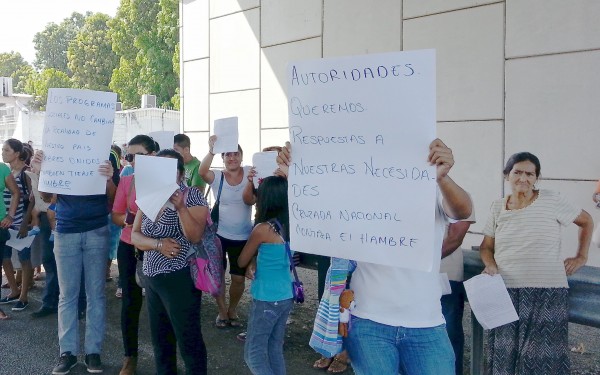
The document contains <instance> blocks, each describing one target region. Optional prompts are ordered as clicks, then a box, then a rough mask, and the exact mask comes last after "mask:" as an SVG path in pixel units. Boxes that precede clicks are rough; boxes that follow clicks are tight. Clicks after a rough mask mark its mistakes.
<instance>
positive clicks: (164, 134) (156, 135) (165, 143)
mask: <svg viewBox="0 0 600 375" xmlns="http://www.w3.org/2000/svg"><path fill="white" fill-rule="evenodd" d="M148 136H150V137H152V139H154V140H155V141H156V142H158V146H159V147H160V149H161V150H164V149H166V148H173V145H174V143H173V141H174V138H175V132H174V131H167V130H165V131H159V132H150V133H148Z"/></svg>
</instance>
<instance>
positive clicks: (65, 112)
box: [38, 89, 117, 195]
mask: <svg viewBox="0 0 600 375" xmlns="http://www.w3.org/2000/svg"><path fill="white" fill-rule="evenodd" d="M116 102H117V94H115V93H112V92H100V91H90V90H77V89H50V90H49V91H48V102H47V105H46V118H45V121H44V134H43V136H42V150H43V151H44V160H43V162H42V167H41V172H40V182H39V185H38V189H39V190H40V191H43V192H47V193H57V194H68V195H95V194H105V193H106V177H105V176H102V175H100V174H99V173H98V168H99V167H100V164H103V163H104V162H105V161H107V160H108V157H109V154H110V145H111V143H112V135H113V129H114V126H115V108H116Z"/></svg>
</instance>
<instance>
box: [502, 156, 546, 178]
mask: <svg viewBox="0 0 600 375" xmlns="http://www.w3.org/2000/svg"><path fill="white" fill-rule="evenodd" d="M523 161H530V162H532V163H533V165H535V177H540V173H541V172H542V165H541V164H540V159H538V157H537V156H535V155H534V154H532V153H530V152H517V153H516V154H512V156H511V157H510V158H508V161H507V162H506V165H505V166H504V171H503V173H504V175H505V176H508V175H509V174H510V171H512V169H513V167H514V166H515V164H517V163H520V162H523Z"/></svg>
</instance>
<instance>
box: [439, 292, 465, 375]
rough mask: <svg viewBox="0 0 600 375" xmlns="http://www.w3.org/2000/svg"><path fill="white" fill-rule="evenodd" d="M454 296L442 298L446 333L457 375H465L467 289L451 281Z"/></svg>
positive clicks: (449, 295)
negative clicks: (464, 317)
mask: <svg viewBox="0 0 600 375" xmlns="http://www.w3.org/2000/svg"><path fill="white" fill-rule="evenodd" d="M450 287H451V288H452V294H446V295H443V296H442V314H444V318H445V319H446V331H447V332H448V338H450V342H451V343H452V349H453V350H454V356H455V357H456V366H455V367H456V371H455V372H456V375H462V373H463V355H464V347H465V335H464V333H463V313H464V311H465V288H464V286H463V283H462V282H460V281H450Z"/></svg>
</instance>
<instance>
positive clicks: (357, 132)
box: [288, 50, 439, 271]
mask: <svg viewBox="0 0 600 375" xmlns="http://www.w3.org/2000/svg"><path fill="white" fill-rule="evenodd" d="M288 104H289V123H290V142H291V144H292V164H291V165H290V170H289V192H288V194H289V202H290V235H291V242H292V248H293V249H295V250H298V251H302V252H308V253H314V254H321V255H327V256H335V257H340V258H348V259H355V260H359V261H365V262H371V263H378V264H385V265H395V266H399V267H407V268H412V269H419V270H425V271H428V270H430V269H431V267H432V263H433V259H434V258H433V257H434V256H435V255H434V250H433V246H434V245H433V238H434V236H433V229H434V219H435V214H434V213H435V205H436V182H435V177H436V172H435V167H431V166H430V165H429V164H428V163H427V155H428V153H429V144H430V143H431V141H432V140H433V139H434V138H435V121H436V120H435V110H436V108H435V52H434V51H433V50H425V51H413V52H398V53H387V54H377V55H365V56H353V57H345V58H334V59H320V60H311V61H301V62H294V63H291V64H290V65H289V66H288ZM437 257H439V251H438V253H437Z"/></svg>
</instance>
